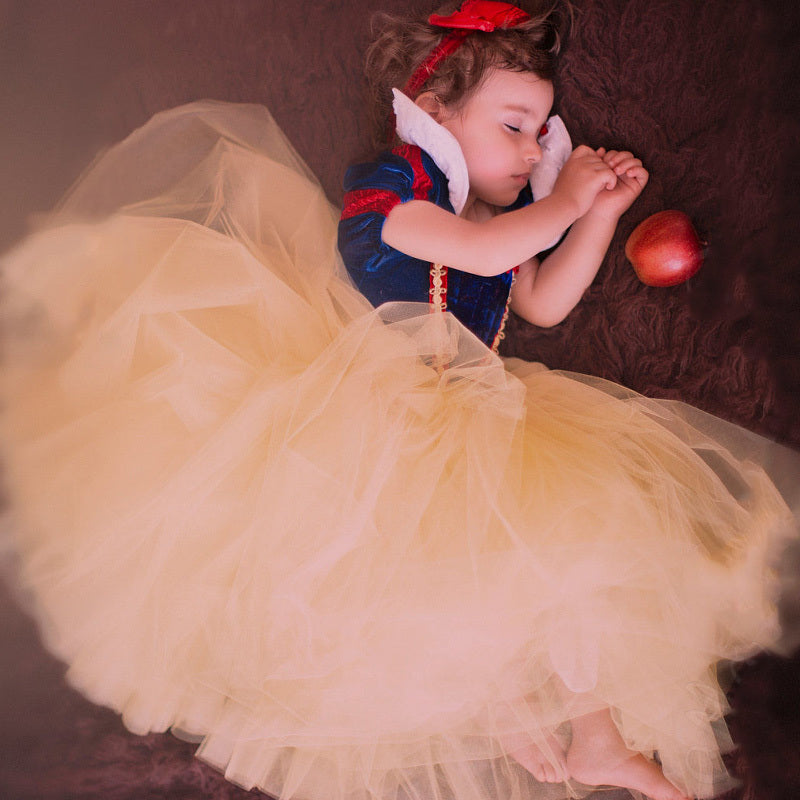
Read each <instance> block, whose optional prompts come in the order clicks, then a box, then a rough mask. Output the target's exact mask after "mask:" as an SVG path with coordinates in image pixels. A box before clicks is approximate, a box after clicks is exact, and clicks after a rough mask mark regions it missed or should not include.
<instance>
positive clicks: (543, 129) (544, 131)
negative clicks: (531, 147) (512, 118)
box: [505, 122, 547, 136]
mask: <svg viewBox="0 0 800 800" xmlns="http://www.w3.org/2000/svg"><path fill="white" fill-rule="evenodd" d="M505 125H506V128H508V129H509V130H510V131H514V133H519V132H520V129H519V128H515V127H514V126H513V125H509V124H508V123H505ZM546 135H547V123H546V122H545V124H544V125H542V127H541V128H540V129H539V133H538V136H546Z"/></svg>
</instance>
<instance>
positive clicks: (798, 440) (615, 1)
mask: <svg viewBox="0 0 800 800" xmlns="http://www.w3.org/2000/svg"><path fill="white" fill-rule="evenodd" d="M576 4H577V6H578V11H579V14H578V27H577V32H576V35H575V36H574V38H573V39H572V41H571V43H570V46H569V48H568V51H567V53H566V54H565V56H564V58H563V62H562V69H561V72H560V77H559V87H558V90H559V91H558V100H557V108H558V111H559V113H560V114H561V115H562V117H563V118H564V119H565V121H566V122H567V124H568V126H569V128H570V130H571V132H572V134H573V139H574V140H575V142H576V143H578V142H585V143H587V144H590V145H594V146H599V145H605V146H609V147H615V148H621V147H624V148H630V149H632V150H633V151H634V152H636V153H637V154H638V155H640V156H641V157H642V159H643V160H644V161H645V163H646V164H647V166H648V167H649V169H650V170H651V173H652V178H651V182H650V185H649V186H648V188H647V190H646V192H645V194H644V195H643V196H642V198H641V200H640V201H639V202H638V203H637V204H636V205H635V206H634V208H633V209H632V210H631V211H630V212H629V214H628V215H626V217H624V218H623V221H622V223H621V225H620V228H619V231H618V234H617V236H616V238H615V240H614V242H613V244H612V247H611V250H610V253H609V256H608V258H607V261H606V263H605V265H604V267H603V269H602V270H601V272H600V275H599V276H598V278H597V280H596V281H595V283H594V284H593V286H592V287H591V288H590V290H589V291H588V292H587V296H586V299H585V302H584V303H583V304H582V305H581V306H580V307H579V308H578V309H577V310H576V311H575V312H574V313H573V314H572V315H571V316H570V318H569V319H568V320H567V321H566V322H564V323H563V324H561V325H559V326H557V327H555V328H553V329H550V330H540V329H536V328H534V327H532V326H530V325H527V324H525V323H523V322H521V321H519V320H516V319H512V320H511V323H510V325H509V329H508V333H509V335H508V338H507V340H506V353H508V354H514V355H519V356H522V357H525V358H528V359H534V360H541V361H544V362H545V363H546V364H548V365H549V366H551V367H561V368H565V369H572V370H577V371H580V372H588V373H593V374H597V375H602V376H605V377H608V378H611V379H613V380H615V381H618V382H621V383H623V384H626V385H628V386H630V387H632V388H634V389H637V390H639V391H641V392H644V393H645V394H649V395H653V396H658V397H669V398H679V399H682V400H686V401H688V402H690V403H693V404H695V405H698V406H700V407H702V408H704V409H707V410H709V411H711V412H713V413H715V414H717V415H719V416H722V417H725V418H727V419H730V420H733V421H736V422H738V423H740V424H743V425H745V426H746V427H748V428H751V429H753V430H756V431H759V432H761V433H765V434H767V435H769V436H771V437H773V438H777V439H780V440H782V441H785V442H787V443H790V444H792V445H794V446H795V447H800V418H799V415H798V397H800V324H798V309H799V308H800V233H798V231H800V226H798V224H797V220H798V219H800V198H799V197H798V193H797V186H798V185H800V147H798V145H800V122H799V119H800V114H799V111H800V103H799V102H798V90H797V86H798V84H800V55H799V54H800V5H798V4H797V3H796V0H788V1H787V2H785V3H781V2H778V1H777V0H776V1H775V2H771V1H770V0H576ZM433 5H434V4H433V3H431V2H428V3H424V2H416V3H415V2H411V0H375V1H374V2H370V0H308V1H307V2H292V0H283V2H277V0H202V1H198V0H114V2H110V1H109V0H106V2H96V0H70V2H54V0H0V76H2V77H0V120H1V121H2V124H0V152H2V154H3V160H2V163H3V169H2V184H0V249H5V247H7V246H9V245H10V244H11V243H12V242H13V241H14V240H15V239H16V238H18V237H19V236H20V235H22V233H23V232H24V230H25V228H26V225H27V222H26V220H27V219H28V218H29V216H30V215H31V214H32V213H35V212H37V211H42V210H46V209H48V208H49V207H51V206H52V205H53V204H54V203H55V202H56V200H57V199H58V197H59V196H60V195H61V194H62V193H63V191H64V190H65V189H66V188H67V187H68V185H69V184H70V183H71V182H72V181H73V180H74V179H75V178H76V177H77V175H78V174H79V173H80V171H81V169H82V168H83V167H84V166H85V165H86V164H88V163H89V162H90V160H91V159H92V157H93V156H94V154H95V153H96V152H97V151H98V150H99V149H101V148H102V147H105V146H107V145H109V144H111V143H112V142H114V141H115V140H117V139H119V138H121V137H122V136H124V135H126V134H127V133H128V132H129V131H130V130H131V129H133V128H134V127H136V126H138V125H139V124H141V123H143V122H144V121H145V120H147V119H148V118H149V117H150V116H151V115H152V114H153V113H154V112H156V111H158V110H161V109H163V108H167V107H170V106H174V105H177V104H180V103H183V102H187V101H190V100H194V99H198V98H202V97H214V98H219V99H224V100H231V101H244V102H259V103H265V104H267V105H268V106H269V107H270V109H271V110H272V111H273V113H274V114H275V116H276V118H277V119H278V121H279V123H280V124H281V125H282V126H283V128H284V130H285V131H286V133H287V134H288V136H289V138H290V139H291V140H292V141H293V142H294V144H295V145H296V147H297V148H298V149H299V151H300V152H301V154H302V155H303V156H304V157H305V158H306V160H307V161H308V163H309V165H310V166H311V168H312V169H313V170H314V172H315V173H316V174H317V175H318V176H319V178H320V180H321V181H322V184H323V186H324V187H325V189H326V191H327V192H328V195H329V196H330V198H331V199H332V200H334V201H335V202H338V201H339V199H340V197H341V192H340V183H341V177H342V174H343V171H344V168H345V166H346V165H347V163H348V161H352V160H354V159H356V158H357V157H358V156H359V155H360V154H361V153H363V152H364V150H365V149H366V146H367V130H366V124H367V116H366V113H365V111H364V109H363V106H362V101H361V93H362V89H363V82H362V79H361V74H360V62H361V54H362V53H363V50H364V46H365V43H366V42H367V41H368V39H369V16H370V13H371V12H372V11H374V10H377V9H391V10H393V11H398V12H404V11H406V10H407V9H410V8H412V7H416V8H421V9H423V10H425V11H428V10H430V9H431V8H432V7H433ZM665 208H677V209H680V210H683V211H685V212H686V213H688V214H689V215H690V217H691V218H692V219H693V220H694V222H695V225H696V226H697V228H698V229H699V230H700V232H701V234H702V236H703V238H705V239H706V240H707V241H708V242H709V251H708V257H707V261H706V264H705V266H704V268H703V269H702V270H701V271H700V273H699V274H698V275H697V276H696V277H695V278H693V279H692V280H691V281H690V282H689V283H688V284H686V285H683V286H679V287H676V288H673V289H650V288H647V287H644V286H643V285H641V284H640V283H639V282H638V280H637V279H636V278H635V276H634V274H633V272H632V270H631V268H630V265H629V264H628V263H627V262H626V260H625V258H624V255H623V245H624V242H625V239H626V237H627V235H628V233H629V232H630V231H631V230H632V229H633V227H634V226H635V224H636V223H637V222H638V221H640V220H641V219H643V218H644V217H646V216H648V215H649V214H651V213H654V212H656V211H659V210H662V209H665ZM0 637H1V638H2V646H1V647H0V653H1V655H0V700H1V701H2V707H0V752H2V754H3V755H2V757H0V797H3V798H9V800H66V798H85V799H86V800H89V799H92V798H98V800H99V798H103V800H133V798H137V800H139V799H141V798H154V799H155V798H164V799H165V800H166V798H170V799H171V800H174V799H175V798H192V800H204V799H205V798H212V797H213V798H215V799H216V800H224V799H225V798H239V797H245V796H251V795H250V794H249V793H246V792H243V791H242V790H239V789H237V788H236V787H233V786H231V785H230V784H227V783H226V782H225V781H224V780H223V779H222V778H221V777H220V776H219V775H217V774H216V773H215V772H214V771H213V770H211V769H209V768H207V767H205V766H204V765H202V764H200V763H198V762H197V761H196V760H194V759H193V758H192V755H191V753H192V748H191V747H190V746H189V745H186V744H184V743H182V742H179V741H177V740H175V739H173V738H172V737H170V736H157V735H152V736H147V737H136V736H133V735H131V734H128V733H126V732H125V731H124V729H123V728H122V726H121V724H120V723H119V721H118V720H117V718H116V716H115V715H113V714H111V713H110V712H107V711H105V710H102V709H98V708H96V707H94V706H92V705H90V704H89V703H87V702H85V701H84V700H82V699H81V698H80V697H78V696H77V695H75V694H74V693H73V692H71V691H70V690H69V689H68V688H67V687H66V686H65V684H64V682H63V678H62V675H63V668H62V667H61V665H59V664H57V663H56V662H54V661H53V660H52V659H50V658H49V657H48V656H47V655H46V654H45V653H44V652H43V650H42V649H41V646H40V645H39V643H38V639H37V637H36V633H35V630H34V627H33V625H32V624H31V622H30V621H29V620H28V619H27V618H25V617H24V616H23V615H22V614H21V613H20V612H19V611H18V610H17V609H16V607H15V606H14V604H13V602H12V601H11V600H10V599H9V598H8V597H7V596H6V595H5V594H3V595H2V597H1V598H0ZM798 685H800V664H799V663H798V660H797V659H795V660H794V661H792V660H781V659H777V658H775V657H767V656H764V657H760V658H757V659H755V660H754V661H753V662H751V663H749V664H747V665H744V666H742V667H741V668H740V670H739V675H738V679H737V682H736V683H735V684H734V686H733V688H732V691H731V697H732V700H733V703H734V707H735V712H736V713H735V714H734V715H733V716H732V719H731V723H732V728H733V731H734V734H735V736H736V738H737V740H738V741H739V742H740V743H741V750H740V751H739V752H737V753H735V754H733V755H732V756H731V765H732V768H733V769H734V770H735V771H736V772H737V773H738V774H739V775H740V776H741V777H742V780H743V785H742V788H741V789H739V790H736V791H735V792H732V793H731V794H730V798H733V797H736V798H737V799H739V798H740V799H741V800H773V798H774V799H775V800H791V799H792V798H794V799H796V798H798V797H800V763H798V762H799V761H800V756H799V755H798V754H800V721H799V720H800V710H798V709H800V696H798V689H797V687H798ZM253 796H255V795H253ZM602 796H604V797H607V798H609V799H610V798H611V797H612V796H613V795H611V794H604V795H602ZM619 796H620V797H622V796H627V793H620V794H619Z"/></svg>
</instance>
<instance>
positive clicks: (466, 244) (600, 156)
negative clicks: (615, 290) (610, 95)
mask: <svg viewBox="0 0 800 800" xmlns="http://www.w3.org/2000/svg"><path fill="white" fill-rule="evenodd" d="M562 27H563V22H562V21H561V20H559V17H558V8H557V4H555V5H553V4H550V7H549V8H548V7H547V4H545V8H544V10H542V11H540V13H539V15H537V16H533V17H531V16H530V15H528V14H527V13H525V12H524V11H522V10H521V9H520V8H517V7H515V6H512V5H510V4H508V3H504V2H486V0H466V1H465V2H464V3H463V4H462V5H461V7H460V8H459V10H458V11H457V12H456V13H454V14H452V15H450V16H447V17H443V16H440V15H432V16H431V18H430V19H429V20H428V24H427V25H426V24H419V23H408V22H407V21H403V20H390V21H389V23H388V24H387V25H386V26H385V27H384V30H383V32H382V34H381V36H380V38H379V39H378V40H377V41H376V42H375V43H374V44H373V46H372V49H371V51H370V55H369V56H368V62H369V64H368V69H369V75H370V79H371V81H372V84H373V86H374V87H375V94H376V95H377V96H378V97H379V98H380V97H381V96H383V97H384V98H385V97H386V96H387V95H388V90H389V89H390V88H391V86H392V85H393V82H398V83H400V84H401V85H403V86H405V87H407V90H408V87H411V89H412V91H413V97H412V99H413V100H414V101H415V102H416V104H417V105H418V106H419V107H420V108H421V109H423V110H424V111H425V112H427V113H428V114H429V115H430V117H431V118H432V119H433V120H434V121H435V122H436V123H438V124H439V125H441V126H442V127H443V128H444V129H445V130H446V131H448V132H449V133H450V134H452V136H454V137H455V140H456V141H457V143H458V146H459V148H460V150H461V153H462V154H463V157H464V161H465V165H466V169H467V174H468V181H469V191H468V194H467V198H466V202H465V203H464V205H463V208H462V209H461V210H460V213H459V214H455V213H454V208H453V205H452V203H451V198H450V196H449V194H448V193H447V192H446V191H443V190H442V186H443V185H445V186H446V184H447V177H446V176H445V174H444V172H443V170H442V169H441V168H440V167H439V165H437V163H436V154H435V153H424V152H423V151H422V150H421V148H419V147H418V146H415V145H411V146H409V145H404V144H401V145H400V146H398V147H395V148H393V149H392V150H391V151H388V152H386V153H384V154H382V155H381V156H380V157H379V158H378V159H377V160H376V161H375V162H373V163H370V164H366V165H360V166H358V167H355V168H352V169H351V170H350V171H349V173H348V176H347V178H346V179H345V189H346V190H347V191H348V192H349V193H348V194H347V195H346V197H345V203H344V210H343V214H342V223H341V225H340V234H339V247H340V250H341V251H342V254H343V256H344V259H345V263H346V266H347V268H348V270H349V272H350V275H351V276H352V277H353V279H354V281H355V283H356V285H357V286H358V287H359V288H360V289H361V290H362V291H363V292H364V294H365V295H366V296H367V297H369V298H370V300H372V301H373V302H374V303H375V304H376V305H377V304H380V303H381V302H386V301H398V300H400V301H402V300H419V301H424V300H425V299H426V295H427V294H429V293H430V299H431V303H434V302H435V303H436V308H437V309H439V310H441V309H444V308H448V310H451V311H452V312H453V313H454V314H455V316H456V317H458V318H459V319H460V320H461V321H463V322H464V324H465V325H466V326H467V327H469V328H471V329H472V330H473V332H474V333H475V334H476V335H478V336H479V337H481V338H482V339H483V340H484V341H485V342H486V343H487V344H490V345H491V344H495V345H496V343H497V342H498V333H500V327H501V326H502V324H503V323H504V321H505V316H506V315H507V310H506V311H505V312H503V311H501V308H504V307H505V306H506V305H507V301H506V299H505V298H504V297H503V295H504V294H505V295H506V297H509V298H510V307H511V308H512V309H513V310H514V311H515V312H516V313H517V314H519V315H520V316H522V317H523V318H524V319H526V320H528V321H529V322H531V323H533V324H535V325H544V326H550V325H555V324H557V323H559V322H561V321H562V320H563V319H564V317H565V316H566V315H567V314H568V313H569V312H570V311H571V310H572V309H573V308H574V306H575V305H576V304H577V303H578V301H579V300H580V299H581V296H582V295H583V293H584V291H585V290H586V289H587V288H588V286H589V284H590V283H591V282H592V280H593V279H594V277H595V275H596V273H597V270H598V268H599V267H600V264H601V263H602V260H603V257H604V256H605V253H606V250H607V248H608V245H609V243H610V242H611V238H612V236H613V234H614V230H615V228H616V225H617V221H618V220H619V217H620V216H621V215H622V214H623V213H624V212H625V211H626V210H627V209H628V208H629V207H630V205H631V204H632V203H633V201H634V200H635V199H636V198H637V197H638V195H639V194H640V193H641V191H642V189H643V188H644V186H645V185H646V183H647V178H648V174H647V171H646V170H645V169H644V167H643V166H642V163H641V161H640V160H639V159H637V158H635V157H634V156H633V155H632V154H631V153H629V152H618V151H616V150H606V149H605V148H599V149H597V150H594V149H592V148H590V147H587V146H585V145H584V146H580V147H578V148H576V149H575V150H574V151H573V152H572V154H571V155H570V157H569V159H568V160H567V161H566V163H565V164H564V166H563V168H562V169H561V171H560V173H559V176H558V179H557V181H556V183H555V186H554V188H553V190H552V193H551V194H549V196H547V197H545V198H542V199H538V198H533V202H531V198H529V197H528V198H525V200H524V201H523V203H520V202H519V199H520V194H521V192H522V191H523V190H525V189H529V179H530V175H531V170H532V169H533V167H534V166H535V165H536V164H537V163H538V162H539V161H541V159H542V155H543V152H542V147H541V145H540V143H539V138H540V134H541V133H542V132H543V131H546V130H547V128H546V121H547V119H548V117H549V116H550V112H551V108H552V105H553V98H554V93H553V83H552V77H553V75H554V72H555V65H554V60H555V57H556V55H557V53H558V49H559V44H560V33H561V28H562ZM442 62H445V63H442ZM398 79H399V80H398ZM382 105H383V110H384V111H385V110H386V109H385V105H386V104H385V103H384V104H382ZM380 106H381V104H380V103H379V108H380ZM377 116H378V118H380V112H379V113H378V115H377ZM386 116H387V118H388V116H389V115H388V114H387V115H386ZM431 162H433V163H431ZM515 206H516V207H515ZM520 206H521V207H520ZM510 207H515V208H514V210H507V209H508V208H510ZM504 212H505V213H504ZM568 228H569V232H568V233H567V235H566V237H565V238H564V240H563V242H561V243H560V245H559V246H558V247H557V248H556V249H555V250H554V251H553V252H551V253H550V255H549V256H548V257H546V258H545V259H544V260H543V261H541V262H540V260H539V258H538V257H537V256H538V254H539V253H540V252H541V251H543V250H544V249H545V248H546V247H547V243H548V242H551V241H552V240H553V237H557V236H559V235H560V234H561V233H563V232H564V231H565V230H567V229H568ZM429 264H430V265H433V266H431V267H430V269H431V270H437V271H439V272H442V271H443V270H442V265H447V267H446V270H447V284H446V285H447V291H446V293H445V292H441V291H440V292H438V293H437V295H436V299H435V301H434V290H433V289H432V288H431V289H430V290H429V287H428V285H427V284H428V280H427V277H428V275H427V274H426V273H428V269H429V267H428V265H429ZM514 272H516V273H517V275H516V280H515V281H514V282H513V285H511V286H510V287H509V281H508V280H507V279H504V276H505V275H511V274H512V273H514ZM498 276H499V277H498ZM433 281H434V277H433V275H432V276H431V281H430V282H431V287H433ZM476 286H477V287H478V289H477V294H476V291H475V289H474V288H473V287H476ZM467 287H468V288H467ZM484 287H491V288H490V290H489V292H486V291H485V290H484ZM494 287H498V288H497V289H494ZM453 288H455V290H456V291H453ZM445 294H446V298H447V299H444V297H443V295H445ZM490 298H491V301H494V304H495V308H494V309H490V308H480V307H476V305H477V304H478V303H482V302H487V301H489V299H490ZM476 312H477V314H476ZM487 316H488V319H487ZM563 691H564V692H565V693H566V692H567V690H566V687H563ZM547 742H548V744H549V745H550V748H551V749H550V752H549V753H548V754H547V755H545V753H543V752H542V750H541V749H540V748H539V747H538V746H537V745H528V746H527V747H525V746H521V747H519V748H518V749H514V744H513V739H509V744H510V746H511V752H512V754H513V755H514V757H515V758H517V759H518V760H519V761H520V762H521V763H522V764H524V765H525V766H526V767H528V769H530V770H531V772H532V773H533V774H534V776H535V777H536V778H537V779H538V780H540V781H563V780H566V779H568V778H570V777H571V778H574V779H577V780H578V781H580V782H582V783H585V784H592V785H595V784H612V785H617V786H625V787H629V788H632V789H637V790H639V791H643V792H645V793H646V794H647V795H649V796H650V797H653V798H655V799H656V800H681V798H683V797H684V795H683V793H682V792H680V791H679V790H678V789H677V788H676V787H675V786H673V785H672V784H671V783H670V782H669V781H667V780H666V779H665V778H664V776H663V774H662V773H661V770H660V769H659V767H658V766H657V765H655V764H654V763H653V762H650V761H647V760H645V759H644V758H643V757H642V756H641V754H635V753H634V752H632V751H630V750H629V749H628V748H627V747H626V746H625V743H624V742H623V740H622V738H621V737H620V734H619V732H618V730H617V728H616V727H615V725H614V723H613V721H612V719H611V716H610V713H609V709H607V708H606V709H603V710H601V711H596V712H593V713H590V714H586V715H584V716H580V717H576V718H573V719H572V740H571V743H570V747H569V750H568V752H567V753H566V755H565V754H564V753H563V751H562V750H561V748H560V747H559V746H558V744H557V743H556V741H555V739H554V738H553V737H548V738H547ZM548 756H549V758H548Z"/></svg>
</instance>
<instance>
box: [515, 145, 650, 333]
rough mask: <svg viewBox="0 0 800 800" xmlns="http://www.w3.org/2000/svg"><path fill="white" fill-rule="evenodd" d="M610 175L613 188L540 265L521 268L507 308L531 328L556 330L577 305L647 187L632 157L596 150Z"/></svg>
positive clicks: (642, 170) (599, 196)
mask: <svg viewBox="0 0 800 800" xmlns="http://www.w3.org/2000/svg"><path fill="white" fill-rule="evenodd" d="M597 152H598V155H600V156H601V157H602V158H603V160H604V161H605V163H607V164H608V165H609V167H611V168H612V169H613V170H614V173H615V175H616V176H617V182H616V185H615V187H614V188H613V189H611V190H608V189H603V190H601V191H600V192H598V194H597V196H596V197H595V200H594V202H593V203H592V206H591V208H590V209H589V211H588V212H587V213H586V214H585V215H584V216H582V217H581V218H580V219H579V220H577V221H576V222H575V224H574V225H573V226H572V228H571V230H570V231H569V233H568V234H567V236H566V238H565V239H564V241H563V242H562V243H561V244H560V245H559V246H558V247H557V248H556V249H555V250H554V251H553V252H552V253H551V254H550V255H549V256H548V257H547V258H546V259H545V260H544V261H543V262H542V263H541V265H540V264H539V262H538V259H535V258H534V259H530V260H529V261H527V262H525V263H524V264H522V265H521V266H520V271H519V274H518V275H517V280H516V281H515V283H514V287H513V288H512V291H511V308H512V309H513V310H514V312H515V313H517V314H519V315H520V316H521V317H522V318H523V319H526V320H528V322H531V323H533V324H534V325H541V326H545V327H549V326H551V325H557V324H558V323H559V322H561V321H562V320H563V319H564V318H565V317H566V316H567V314H569V312H570V311H572V309H573V308H574V307H575V306H576V305H577V303H578V302H579V301H580V299H581V297H582V296H583V293H584V292H585V291H586V289H588V288H589V285H590V284H591V282H592V281H593V280H594V277H595V275H596V274H597V270H598V269H599V268H600V264H601V263H602V261H603V258H604V256H605V254H606V250H607V249H608V246H609V244H610V243H611V238H612V236H613V235H614V231H615V230H616V227H617V222H618V220H619V218H620V217H621V216H622V214H623V213H624V212H625V211H626V210H627V209H628V208H629V207H630V205H631V203H633V201H634V200H635V199H636V198H637V197H638V196H639V194H641V192H642V189H644V187H645V185H646V184H647V179H648V174H647V170H645V168H644V167H643V166H642V162H641V161H639V159H637V158H634V157H633V155H631V153H628V152H617V151H614V150H612V151H609V152H606V151H605V150H604V149H603V148H600V149H599V150H598V151H597Z"/></svg>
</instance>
